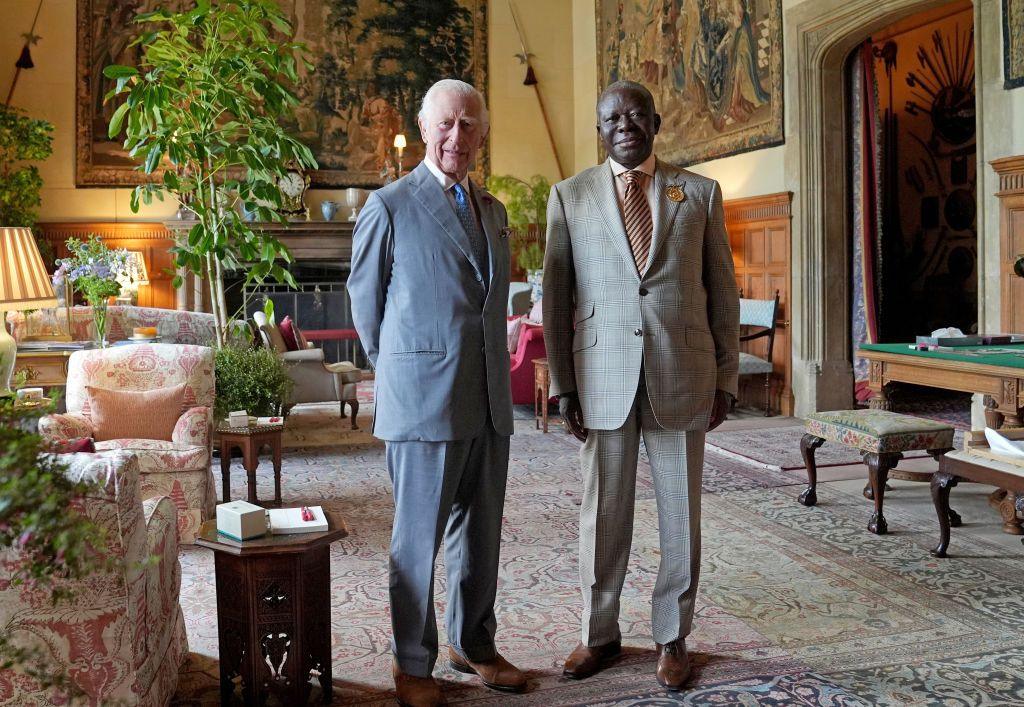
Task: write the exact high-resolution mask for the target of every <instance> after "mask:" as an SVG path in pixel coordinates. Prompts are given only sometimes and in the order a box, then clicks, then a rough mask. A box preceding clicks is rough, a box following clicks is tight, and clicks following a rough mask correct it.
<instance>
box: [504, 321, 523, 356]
mask: <svg viewBox="0 0 1024 707" xmlns="http://www.w3.org/2000/svg"><path fill="white" fill-rule="evenodd" d="M505 328H506V333H507V334H508V352H509V353H510V354H514V353H515V352H516V350H517V349H518V348H519V334H520V332H522V330H523V318H522V317H514V318H512V319H509V320H508V322H507V323H506V324H505Z"/></svg>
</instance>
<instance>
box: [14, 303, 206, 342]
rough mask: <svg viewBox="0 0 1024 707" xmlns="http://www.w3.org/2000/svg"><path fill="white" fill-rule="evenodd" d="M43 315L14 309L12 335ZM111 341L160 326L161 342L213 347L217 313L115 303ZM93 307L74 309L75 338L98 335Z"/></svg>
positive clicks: (110, 311) (111, 309)
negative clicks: (140, 328) (135, 329)
mask: <svg viewBox="0 0 1024 707" xmlns="http://www.w3.org/2000/svg"><path fill="white" fill-rule="evenodd" d="M33 316H40V315H39V314H38V313H30V314H28V315H26V314H24V313H22V312H11V313H9V314H8V315H7V321H8V323H9V324H10V325H11V329H12V335H13V336H14V338H15V339H17V340H18V341H21V340H22V339H23V338H24V336H25V333H26V330H27V328H28V318H29V317H33ZM107 321H108V328H107V341H109V342H115V341H123V340H125V339H127V338H129V337H130V336H131V335H132V330H133V329H134V328H135V327H144V326H145V327H156V331H157V334H158V335H159V336H160V341H161V342H162V343H165V344H198V345H201V346H209V345H210V344H211V343H212V342H213V341H214V340H215V339H216V336H215V333H214V327H213V315H212V314H207V313H205V312H182V311H178V310H174V309H156V308H154V307H129V306H112V307H108V308H107ZM95 334H96V330H95V327H94V326H93V317H92V307H72V308H71V338H72V339H73V340H75V341H91V340H92V339H93V338H95Z"/></svg>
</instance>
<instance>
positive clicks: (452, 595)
mask: <svg viewBox="0 0 1024 707" xmlns="http://www.w3.org/2000/svg"><path fill="white" fill-rule="evenodd" d="M385 446H386V450H387V451H386V455H387V465H388V473H389V474H390V475H391V481H392V484H393V486H394V495H395V519H394V526H393V527H392V532H391V564H390V567H391V572H390V574H391V580H390V594H391V627H392V631H393V641H392V650H393V652H394V654H395V658H396V660H397V661H398V665H399V667H400V668H401V669H402V672H404V673H407V674H409V675H415V676H419V677H429V676H430V674H431V671H432V670H433V668H434V663H435V661H436V660H437V645H438V640H437V621H436V619H435V617H434V561H435V558H436V557H437V551H438V548H439V546H440V545H441V540H442V538H443V539H444V542H445V552H444V564H445V569H446V571H447V578H448V584H447V595H448V597H447V598H448V608H447V611H446V616H445V619H446V621H445V624H446V628H447V631H448V641H449V644H450V645H451V646H452V647H453V648H455V649H456V650H457V651H458V652H459V653H461V654H462V655H463V656H464V657H466V658H469V659H470V660H473V661H483V660H489V659H491V658H493V657H494V656H495V648H494V632H495V628H496V626H497V622H496V621H495V618H494V600H495V594H496V591H497V582H498V551H499V543H500V540H501V516H502V512H503V510H504V505H505V480H506V477H507V475H508V454H509V437H508V436H507V435H502V434H498V433H497V432H495V430H494V426H493V425H492V424H491V421H490V419H489V418H488V420H487V424H486V425H484V428H483V430H481V432H480V433H479V434H478V435H477V436H476V437H473V438H470V439H465V440H458V441H453V442H419V441H405V442H386V443H385Z"/></svg>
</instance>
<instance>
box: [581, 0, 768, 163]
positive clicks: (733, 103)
mask: <svg viewBox="0 0 1024 707" xmlns="http://www.w3.org/2000/svg"><path fill="white" fill-rule="evenodd" d="M597 55H598V57H599V58H598V82H599V83H600V88H602V89H603V88H604V87H605V86H607V85H608V84H610V83H612V82H613V81H618V80H620V79H630V80H633V81H639V82H640V83H642V84H644V85H645V86H647V87H648V88H649V89H650V90H651V93H653V94H654V100H655V103H656V105H657V107H658V112H659V113H661V117H662V121H663V122H662V126H661V132H660V133H659V135H658V155H659V156H660V157H661V158H662V159H664V160H666V161H668V162H672V163H675V164H678V165H680V166H685V165H688V164H694V163H697V162H705V161H707V160H711V159H715V158H716V157H725V156H726V155H734V154H737V153H740V152H746V151H748V150H755V149H758V148H762V147H769V146H771V145H779V144H782V142H783V141H784V139H783V135H784V133H783V125H782V109H783V105H782V101H783V98H782V0H597Z"/></svg>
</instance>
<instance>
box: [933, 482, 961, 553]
mask: <svg viewBox="0 0 1024 707" xmlns="http://www.w3.org/2000/svg"><path fill="white" fill-rule="evenodd" d="M957 481H959V479H958V478H957V477H956V476H954V475H953V474H947V473H946V472H942V471H936V472H935V473H934V474H932V503H934V504H935V515H936V516H938V519H939V544H938V545H937V546H936V547H935V549H934V550H932V554H933V555H935V556H936V557H946V550H948V549H949V526H950V525H951V523H950V513H951V511H950V509H949V492H950V489H952V488H953V487H954V486H956V482H957Z"/></svg>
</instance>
